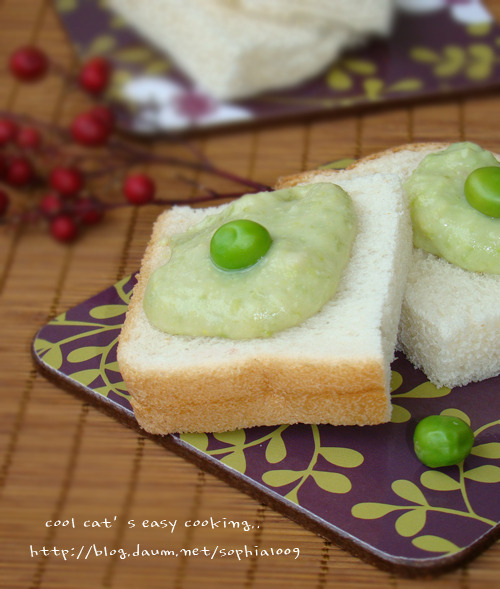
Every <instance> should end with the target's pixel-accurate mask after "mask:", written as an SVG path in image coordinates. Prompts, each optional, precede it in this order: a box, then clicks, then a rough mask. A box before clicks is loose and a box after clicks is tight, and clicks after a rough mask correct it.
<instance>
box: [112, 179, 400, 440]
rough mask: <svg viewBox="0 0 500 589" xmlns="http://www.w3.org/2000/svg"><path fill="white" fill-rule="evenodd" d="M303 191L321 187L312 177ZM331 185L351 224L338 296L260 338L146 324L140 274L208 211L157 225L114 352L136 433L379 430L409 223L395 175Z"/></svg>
mask: <svg viewBox="0 0 500 589" xmlns="http://www.w3.org/2000/svg"><path fill="white" fill-rule="evenodd" d="M327 177H328V176H327ZM314 181H315V182H322V181H325V180H324V179H323V178H322V176H321V175H317V176H316V177H315V178H314ZM327 181H328V180H327ZM335 183H336V184H338V185H340V186H341V187H342V188H343V189H344V190H345V191H346V192H347V193H348V194H349V195H350V196H351V198H352V201H353V204H354V209H355V213H356V216H357V221H358V232H357V235H356V238H355V241H354V244H353V249H352V252H351V258H350V260H349V263H348V265H347V267H346V268H345V269H344V273H343V275H342V278H341V281H340V284H339V288H338V291H337V292H336V294H335V295H334V297H333V298H332V299H331V300H330V301H329V302H328V303H326V304H325V305H324V307H323V308H322V309H321V310H320V311H319V312H318V313H316V314H315V315H314V316H312V317H310V318H309V319H307V320H305V321H304V322H302V323H301V324H300V325H298V326H295V327H291V328H288V329H285V330H282V331H280V332H277V333H275V334H273V335H272V336H270V337H267V338H255V339H248V340H230V339H227V338H213V337H189V336H172V335H169V334H166V333H162V332H160V331H158V330H156V329H155V328H153V327H152V326H151V325H150V324H149V322H148V320H147V318H146V315H145V313H144V310H143V306H142V300H143V296H144V291H145V288H146V284H147V281H148V278H149V276H150V274H151V272H152V271H153V270H154V269H156V268H157V267H159V266H160V265H162V264H164V263H166V261H167V260H168V257H169V255H170V251H169V245H168V244H169V240H170V237H171V236H172V235H174V234H175V233H178V232H182V231H185V230H186V229H187V228H188V227H190V226H191V225H193V224H195V223H196V222H198V221H200V220H201V219H202V218H203V217H204V216H205V215H207V214H213V213H215V212H216V211H217V208H216V207H213V208H209V209H191V208H189V207H176V208H173V209H171V210H169V211H166V212H164V213H162V214H161V215H160V217H159V218H158V220H157V221H156V223H155V226H154V229H153V234H152V237H151V240H150V243H149V245H148V247H147V250H146V252H145V255H144V258H143V262H142V265H141V270H140V274H139V277H138V282H137V285H136V286H135V288H134V292H133V296H132V301H131V304H130V308H129V311H128V313H127V317H126V321H125V324H124V327H123V330H122V333H121V336H120V340H119V347H118V361H119V364H120V369H121V372H122V375H123V377H124V380H125V382H126V383H127V387H128V389H129V392H130V394H131V402H132V405H133V407H134V411H135V415H136V418H137V420H138V421H139V423H140V424H141V426H142V427H143V428H144V429H146V430H147V431H149V432H151V433H156V434H167V433H173V432H197V431H205V432H214V431H227V430H234V429H238V428H243V427H252V426H257V425H277V424H284V423H298V422H301V423H316V424H319V423H330V424H337V425H341V424H342V425H369V424H378V423H383V422H386V421H388V420H389V419H390V416H391V404H390V391H389V383H390V376H391V370H390V362H391V360H392V359H393V354H394V348H395V344H396V336H397V327H398V322H399V315H400V308H401V300H402V296H403V290H404V284H405V281H406V275H407V269H408V265H409V259H410V254H411V230H410V220H409V215H408V212H407V209H406V207H405V205H404V202H403V197H402V189H401V184H400V181H399V179H398V178H397V177H396V176H394V175H383V174H376V175H370V176H366V177H358V178H352V179H346V180H343V179H342V177H341V175H340V176H336V182H335ZM222 206H225V205H222ZM187 271H188V269H187ZM228 320H230V318H229V317H228Z"/></svg>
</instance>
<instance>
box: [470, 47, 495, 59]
mask: <svg viewBox="0 0 500 589" xmlns="http://www.w3.org/2000/svg"><path fill="white" fill-rule="evenodd" d="M469 53H470V55H471V56H472V57H473V58H474V59H477V60H478V61H482V62H487V63H491V62H492V61H493V60H494V59H495V53H494V52H493V49H492V48H491V47H490V46H489V45H486V44H485V43H474V44H473V45H470V47H469Z"/></svg>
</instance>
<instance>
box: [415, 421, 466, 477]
mask: <svg viewBox="0 0 500 589" xmlns="http://www.w3.org/2000/svg"><path fill="white" fill-rule="evenodd" d="M473 444H474V434H473V432H472V430H471V428H470V427H469V425H468V424H467V423H465V421H463V420H462V419H460V418H459V417H453V416H451V415H429V416H428V417H425V418H424V419H422V421H420V422H419V423H418V425H417V427H416V428H415V432H414V434H413V445H414V449H415V454H416V455H417V458H418V459H419V460H420V462H423V463H424V464H425V465H426V466H429V467H431V468H439V467H441V466H451V465H452V464H460V462H462V461H463V460H464V459H465V458H466V457H467V456H468V455H469V454H470V451H471V449H472V446H473Z"/></svg>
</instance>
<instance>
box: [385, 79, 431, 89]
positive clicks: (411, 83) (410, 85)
mask: <svg viewBox="0 0 500 589" xmlns="http://www.w3.org/2000/svg"><path fill="white" fill-rule="evenodd" d="M422 85H423V84H422V81H421V80H418V79H417V78H404V79H402V80H399V81H398V82H396V83H395V84H392V85H391V86H389V88H388V91H389V92H415V90H420V88H422Z"/></svg>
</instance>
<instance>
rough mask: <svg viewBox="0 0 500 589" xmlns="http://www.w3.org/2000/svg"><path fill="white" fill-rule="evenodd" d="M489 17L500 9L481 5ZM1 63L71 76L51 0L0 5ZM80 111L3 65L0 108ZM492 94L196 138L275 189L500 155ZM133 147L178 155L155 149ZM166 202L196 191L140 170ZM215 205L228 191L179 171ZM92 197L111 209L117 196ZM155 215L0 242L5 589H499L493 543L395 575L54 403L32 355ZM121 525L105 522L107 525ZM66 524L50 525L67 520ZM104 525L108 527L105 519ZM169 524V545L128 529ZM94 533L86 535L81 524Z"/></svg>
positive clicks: (103, 281)
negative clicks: (347, 160)
mask: <svg viewBox="0 0 500 589" xmlns="http://www.w3.org/2000/svg"><path fill="white" fill-rule="evenodd" d="M486 4H487V6H488V7H489V8H490V9H491V10H492V11H493V13H494V14H495V16H496V18H497V19H500V0H487V1H486ZM0 23H1V25H2V26H1V35H0V58H1V59H2V63H3V62H5V60H6V58H7V56H8V55H9V54H10V52H11V51H12V50H13V49H14V48H16V47H18V46H20V45H24V44H27V43H36V44H37V45H40V46H41V47H43V48H45V49H46V50H47V51H48V52H49V53H50V55H51V56H52V57H53V58H54V59H55V60H57V61H58V62H59V63H61V64H63V65H65V66H66V67H67V68H68V69H70V70H71V69H72V68H74V67H75V66H76V64H77V59H76V56H75V54H74V53H73V50H72V48H71V46H70V44H69V43H68V40H67V38H66V35H65V32H64V30H63V29H62V27H61V25H60V23H59V21H58V18H57V15H56V13H55V11H54V8H53V5H52V3H51V2H49V1H48V0H0ZM85 100H86V99H82V98H81V96H80V94H79V93H77V92H75V91H74V89H72V88H71V87H70V86H69V85H68V84H67V83H65V82H64V81H62V80H61V79H60V78H58V77H55V76H49V77H48V78H47V79H46V80H44V81H43V82H42V83H40V84H39V85H37V86H25V85H20V84H18V83H16V82H15V81H13V80H12V78H11V77H10V76H9V75H8V74H7V72H6V71H5V68H3V67H0V110H8V111H12V112H15V113H29V114H30V115H32V116H35V117H37V118H39V119H42V120H45V121H48V122H52V123H57V124H66V123H67V122H68V121H70V120H71V118H72V116H74V114H75V113H77V112H78V111H79V110H81V109H82V108H83V106H84V105H85V104H86V102H85ZM499 109H500V97H497V96H494V95H491V94H490V95H489V96H482V97H478V96H476V97H470V98H466V99H459V98H451V99H449V100H447V101H445V102H440V103H434V104H425V105H420V106H417V105H413V106H402V107H395V108H393V109H390V110H387V109H386V110H378V111H372V112H365V113H364V114H358V115H356V114H350V115H346V116H343V117H333V116H328V115H325V116H323V117H321V118H319V119H315V120H313V121H311V120H309V121H294V122H289V123H286V124H274V125H271V124H269V125H265V126H263V125H261V126H258V127H255V128H254V127H252V128H246V129H243V130H241V129H240V130H233V131H225V132H213V133H209V134H204V135H200V136H198V137H195V138H194V139H193V141H194V142H195V143H196V145H197V147H198V149H199V150H201V152H202V153H204V154H205V155H206V156H207V157H209V158H210V160H211V161H212V162H213V163H214V164H216V165H218V166H220V167H223V168H225V169H229V170H231V171H233V172H235V173H238V174H241V175H243V176H246V177H249V178H253V179H254V180H257V181H259V182H262V183H264V184H273V182H274V181H275V179H276V178H277V177H278V176H281V175H284V174H288V173H293V172H297V171H300V170H304V169H308V168H313V167H315V166H317V165H319V164H321V163H323V162H326V161H329V160H334V159H337V158H344V157H359V156H363V155H367V154H370V153H372V152H376V151H378V150H380V149H383V148H387V147H391V146H395V145H398V144H402V143H406V142H409V141H428V140H430V141H435V140H437V141H443V140H444V141H455V140H460V139H468V140H472V141H477V142H480V143H481V144H482V145H483V146H484V147H486V148H491V149H495V150H496V151H500V117H499V116H498V113H499ZM141 148H144V149H150V150H154V151H155V152H156V153H165V154H170V153H176V152H177V151H179V150H181V147H178V146H177V147H176V146H172V144H170V143H169V142H167V141H165V140H162V139H158V140H155V141H154V142H153V143H151V144H147V145H143V146H142V147H141ZM150 171H151V173H152V174H153V175H154V177H155V179H156V181H157V182H158V186H159V192H160V195H161V196H162V197H164V198H172V197H178V198H189V197H192V196H193V195H194V193H195V189H193V188H192V185H191V184H189V183H188V182H186V181H185V180H182V179H180V178H179V172H178V170H176V169H173V168H171V167H168V166H164V167H161V168H158V167H155V168H154V170H150ZM189 178H190V179H191V180H194V181H196V182H201V183H208V182H209V183H210V184H209V185H210V187H211V188H213V189H216V190H219V191H220V192H224V191H230V190H234V185H231V184H230V183H228V182H227V181H225V180H221V179H219V178H216V177H210V178H205V177H204V176H203V175H197V174H195V173H194V172H192V173H190V175H189ZM101 190H103V191H105V192H106V194H107V195H108V196H109V197H110V198H111V199H113V198H114V199H115V201H118V200H119V199H120V196H119V194H118V189H117V184H116V182H113V183H108V184H106V183H104V184H103V185H102V186H101ZM159 210H160V207H158V206H148V207H144V208H141V209H139V210H138V209H134V208H132V207H121V208H115V209H113V210H112V211H110V212H109V213H108V215H107V216H106V218H105V220H104V222H103V223H102V224H100V225H99V226H97V227H95V228H92V230H90V231H87V232H86V233H85V234H84V235H82V236H81V238H80V239H78V240H77V241H76V242H75V243H74V244H72V245H70V246H67V245H62V244H59V243H56V242H55V241H54V240H52V239H51V238H50V237H49V236H48V234H47V231H46V230H45V229H44V228H43V227H39V226H27V225H23V226H20V227H4V228H2V229H1V231H0V264H1V271H0V325H1V329H2V337H1V340H0V349H1V355H0V362H1V370H0V383H1V391H2V410H1V411H0V464H1V470H0V473H1V474H0V489H1V499H0V542H1V544H0V587H2V588H5V589H14V588H23V589H24V588H50V589H53V588H58V587H61V588H63V587H64V588H66V589H67V588H69V587H70V588H75V589H83V588H90V587H92V588H98V587H117V588H118V587H120V588H121V589H129V588H138V587H148V588H151V589H156V588H160V587H162V588H166V587H172V588H178V589H180V588H183V589H188V588H192V587H204V588H207V589H208V588H211V587H241V588H256V589H257V588H258V589H265V588H268V587H301V588H306V587H307V588H323V587H332V588H335V589H341V588H349V587H371V588H373V587H388V586H389V587H392V588H394V589H395V588H398V589H407V588H409V587H414V586H418V587H420V586H421V585H422V584H425V585H426V586H427V587H429V589H430V588H433V589H434V588H435V589H437V588H439V589H445V588H450V587H456V588H460V589H473V588H476V587H494V586H496V587H498V586H499V578H500V544H499V543H496V544H495V545H493V546H492V547H491V548H489V549H488V550H487V551H486V552H485V553H483V554H482V555H480V556H479V557H478V558H476V559H475V560H474V561H473V562H472V563H470V564H468V565H467V566H464V567H462V568H460V569H458V570H456V571H453V572H451V573H448V574H445V575H443V576H441V577H439V578H437V579H429V580H426V581H425V582H423V581H422V580H419V581H415V580H409V579H404V578H400V577H398V576H396V575H394V574H391V573H388V572H384V571H381V570H378V569H376V568H374V567H373V566H371V565H369V564H367V563H365V562H363V561H361V560H358V559H357V558H355V557H354V556H352V555H350V554H349V553H346V552H344V551H343V550H341V549H339V548H337V547H336V546H335V545H333V544H331V543H329V542H327V541H325V540H323V539H322V538H320V537H318V536H316V535H315V534H313V533H311V532H309V531H307V530H305V529H303V528H302V527H301V526H300V525H297V524H295V523H293V522H292V521H290V520H288V519H287V518H286V517H284V516H282V515H280V514H279V513H276V512H275V511H273V510H272V509H270V508H268V507H265V506H263V505H261V504H259V503H258V502H256V501H255V500H254V499H251V498H250V497H248V496H247V495H245V494H243V493H242V492H240V491H238V490H236V489H234V488H232V487H230V486H228V485H227V484H226V483H224V482H222V481H220V480H218V479H217V478H215V477H214V476H212V475H209V474H206V473H204V472H203V471H202V470H200V469H199V468H197V467H196V466H194V465H193V464H191V463H189V462H187V461H185V460H184V459H182V458H180V457H178V456H176V455H174V454H172V453H170V452H169V451H167V450H165V449H164V448H162V447H160V446H159V445H157V444H155V443H154V442H153V441H151V440H149V439H146V438H144V437H142V436H141V435H139V434H138V433H136V432H134V431H132V430H130V429H127V428H126V427H124V426H123V425H121V424H119V423H118V422H116V421H115V420H113V419H112V418H110V417H108V416H106V415H105V414H103V413H101V412H100V411H98V410H96V409H95V408H93V407H92V406H89V405H88V404H87V403H85V402H83V401H82V400H78V399H77V398H75V397H73V396H71V395H69V394H67V393H65V392H63V391H62V390H61V389H59V388H58V387H57V386H55V385H54V384H51V383H50V382H48V381H47V380H45V378H43V377H42V376H41V375H40V374H39V373H38V372H37V371H36V370H35V368H34V366H33V363H32V360H31V357H30V344H31V340H32V337H33V335H34V334H35V332H36V331H37V330H38V328H40V327H41V326H42V325H44V324H45V323H46V322H47V321H48V320H49V319H50V318H52V317H54V316H55V315H56V314H58V313H60V312H62V311H64V310H66V309H67V308H70V307H72V306H74V305H76V304H77V303H79V302H81V301H83V300H85V299H87V298H88V297H90V296H91V295H93V294H96V293H97V292H99V291H101V290H103V289H104V288H106V287H108V286H110V285H111V284H113V283H114V282H115V281H116V280H117V279H119V278H121V277H123V276H125V275H127V274H129V273H131V272H133V271H134V270H136V269H137V268H138V267H139V263H140V260H141V256H142V253H143V250H144V248H145V245H146V243H147V240H148V237H149V233H150V229H151V225H152V222H153V220H154V219H155V217H156V216H157V214H158V213H159ZM115 516H116V520H114V518H115ZM211 517H212V518H214V519H215V520H222V519H223V518H224V517H225V518H228V519H233V520H239V521H244V520H246V521H248V522H249V523H250V524H251V525H254V526H255V529H254V530H253V531H251V532H248V533H246V532H242V530H232V529H229V528H226V529H220V528H219V529H215V530H214V529H210V527H196V528H194V527H185V526H183V525H182V524H183V522H185V521H188V520H207V519H210V518H211ZM71 518H74V519H75V521H76V527H75V528H72V527H71V526H67V527H47V526H46V522H47V521H56V520H61V521H64V520H70V521H71ZM106 518H107V519H108V520H110V521H112V522H113V525H112V526H110V527H108V528H106V527H105V525H104V524H103V523H102V522H104V521H105V519H106ZM131 519H134V520H136V521H137V522H142V521H143V520H146V519H147V520H170V521H174V520H177V521H178V522H180V524H179V525H178V527H177V529H175V532H174V533H170V532H169V531H166V530H164V529H147V528H141V526H137V527H136V528H134V529H129V528H128V526H127V525H126V523H125V522H127V521H128V520H131ZM85 521H89V522H97V524H99V523H100V524H101V525H100V526H99V527H97V524H95V525H94V526H93V527H92V526H91V527H84V526H83V525H82V522H85ZM284 540H286V542H287V545H288V546H296V547H298V548H300V557H299V558H298V559H296V560H292V559H290V558H284V557H282V558H263V557H257V558H255V557H254V558H247V559H243V560H241V561H238V560H237V559H234V558H233V559H229V558H228V559H226V560H222V559H220V560H210V559H208V558H203V557H180V558H172V559H160V558H147V557H138V558H130V559H119V558H117V557H109V556H108V557H106V556H104V555H103V556H102V557H93V558H90V559H88V560H84V559H80V560H75V559H73V560H67V561H65V560H64V559H63V558H62V557H61V556H59V557H55V556H51V557H49V558H46V557H41V556H38V557H36V556H33V557H32V556H31V553H30V546H32V547H33V548H34V549H38V548H41V547H43V546H46V547H49V548H53V547H58V548H61V549H62V548H66V549H68V548H70V549H71V548H74V547H75V546H76V547H80V546H82V545H85V546H88V545H90V544H92V543H96V544H98V545H99V546H102V547H104V546H106V547H107V548H108V550H111V549H112V548H113V547H114V548H116V547H120V546H122V545H125V544H127V545H129V546H130V545H133V546H135V545H136V544H141V545H143V546H148V547H152V548H155V547H164V546H170V547H172V548H175V549H179V548H194V547H201V546H204V545H206V546H214V545H219V546H221V547H223V546H225V547H227V548H231V547H238V546H241V545H244V544H245V543H246V544H247V545H251V546H255V545H259V546H261V547H272V546H280V542H281V543H282V542H283V541H284Z"/></svg>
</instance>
